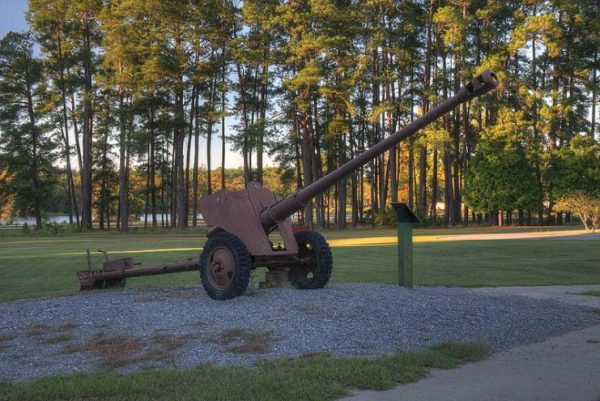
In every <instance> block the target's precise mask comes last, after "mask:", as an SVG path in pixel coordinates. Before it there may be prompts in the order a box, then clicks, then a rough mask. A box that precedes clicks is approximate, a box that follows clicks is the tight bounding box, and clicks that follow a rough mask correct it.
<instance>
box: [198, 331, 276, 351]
mask: <svg viewBox="0 0 600 401" xmlns="http://www.w3.org/2000/svg"><path fill="white" fill-rule="evenodd" d="M207 341H208V342H211V343H215V344H219V345H221V346H223V348H224V349H225V350H226V351H227V352H232V353H234V354H265V353H267V352H269V350H270V347H271V342H272V341H273V336H272V334H271V333H270V332H268V331H260V330H248V329H242V328H233V329H227V330H224V331H222V332H221V333H220V334H219V337H217V338H210V339H208V340H207Z"/></svg>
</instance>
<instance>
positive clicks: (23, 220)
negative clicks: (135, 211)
mask: <svg viewBox="0 0 600 401" xmlns="http://www.w3.org/2000/svg"><path fill="white" fill-rule="evenodd" d="M163 217H164V222H165V223H169V222H170V221H171V215H170V214H169V213H167V214H164V215H162V214H160V213H157V214H156V221H157V222H158V224H161V223H162V221H163V220H162V219H163ZM197 217H198V220H202V218H203V217H202V214H201V213H198V216H197ZM113 218H114V217H113ZM43 220H44V221H45V222H50V223H53V224H54V223H55V224H69V216H68V215H66V214H65V215H56V216H50V217H48V218H46V219H43ZM137 220H138V221H140V222H142V223H143V222H144V215H143V214H142V215H140V216H138V218H137ZM73 222H75V217H73ZM148 222H149V223H150V222H152V215H151V214H149V215H148ZM7 223H10V224H13V225H17V226H22V225H24V224H27V225H28V226H35V217H33V216H27V217H16V218H14V219H13V220H2V219H0V224H7Z"/></svg>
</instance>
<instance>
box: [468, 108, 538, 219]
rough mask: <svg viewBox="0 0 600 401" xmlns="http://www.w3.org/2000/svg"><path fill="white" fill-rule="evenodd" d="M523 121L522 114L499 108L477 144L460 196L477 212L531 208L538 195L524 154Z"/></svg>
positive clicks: (534, 204) (529, 165) (524, 133)
mask: <svg viewBox="0 0 600 401" xmlns="http://www.w3.org/2000/svg"><path fill="white" fill-rule="evenodd" d="M526 139H527V138H526V121H524V120H523V115H522V113H514V112H512V111H510V110H507V109H504V110H501V112H500V116H499V117H498V122H497V123H496V124H495V125H493V126H491V127H489V128H488V129H486V130H485V131H484V132H483V133H482V137H481V138H480V140H479V142H478V143H477V147H476V149H475V155H474V157H473V159H472V160H471V166H470V169H469V172H468V175H467V177H466V185H465V191H464V196H465V200H466V202H467V203H468V205H469V206H470V207H471V208H472V209H474V210H476V211H479V212H487V211H491V210H512V209H517V208H521V209H525V210H527V209H534V208H536V207H537V205H539V203H540V199H541V196H542V194H541V193H540V192H539V191H538V190H537V183H536V179H535V171H534V169H533V167H532V165H531V163H530V162H529V160H528V157H527V150H526V146H527V142H526Z"/></svg>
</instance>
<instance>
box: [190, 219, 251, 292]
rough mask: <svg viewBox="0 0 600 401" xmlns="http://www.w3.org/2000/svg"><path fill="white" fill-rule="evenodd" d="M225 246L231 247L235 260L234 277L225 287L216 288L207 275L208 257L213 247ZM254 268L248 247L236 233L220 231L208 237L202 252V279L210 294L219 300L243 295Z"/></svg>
mask: <svg viewBox="0 0 600 401" xmlns="http://www.w3.org/2000/svg"><path fill="white" fill-rule="evenodd" d="M219 246H225V247H227V248H229V250H230V251H231V253H232V254H233V258H234V260H235V267H234V270H233V279H232V280H231V283H230V284H229V286H228V287H226V288H225V289H219V288H215V287H214V286H213V285H212V284H211V283H210V280H209V279H208V277H207V274H206V268H207V265H208V261H207V260H206V258H207V257H208V255H209V254H210V252H211V250H212V249H213V248H216V247H219ZM251 268H252V260H251V258H250V252H248V249H246V246H245V245H244V243H243V242H242V241H241V240H240V239H239V238H238V237H236V236H235V235H233V234H229V233H227V232H225V231H219V232H216V233H214V234H212V235H211V236H210V237H208V240H207V241H206V243H205V244H204V249H203V250H202V253H201V254H200V279H201V280H202V285H203V286H204V289H205V290H206V293H207V294H208V296H210V297H211V298H212V299H216V300H218V301H225V300H227V299H231V298H235V297H237V296H240V295H243V294H244V292H245V291H246V288H247V287H248V283H249V282H250V270H251Z"/></svg>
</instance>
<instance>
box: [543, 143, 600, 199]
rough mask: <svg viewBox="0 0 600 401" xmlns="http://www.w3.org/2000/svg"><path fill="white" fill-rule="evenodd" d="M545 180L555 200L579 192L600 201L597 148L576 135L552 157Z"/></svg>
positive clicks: (599, 169)
mask: <svg viewBox="0 0 600 401" xmlns="http://www.w3.org/2000/svg"><path fill="white" fill-rule="evenodd" d="M548 180H549V182H550V183H551V184H552V189H553V191H554V194H555V195H556V197H557V198H561V197H563V196H568V195H570V194H572V193H574V192H581V193H583V194H585V195H588V196H590V197H600V144H599V143H598V142H597V141H595V140H594V139H593V138H591V137H589V136H587V135H585V136H584V135H578V136H576V137H575V138H573V140H572V141H571V142H570V143H569V144H568V145H567V146H564V147H562V148H560V149H558V150H557V151H555V152H553V153H552V156H551V159H550V169H549V171H548Z"/></svg>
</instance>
